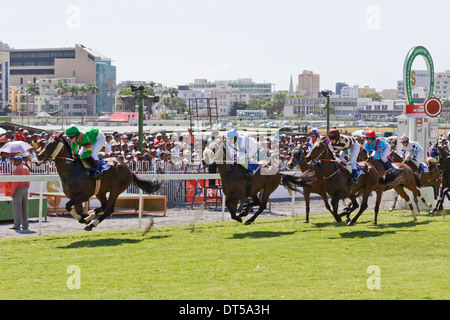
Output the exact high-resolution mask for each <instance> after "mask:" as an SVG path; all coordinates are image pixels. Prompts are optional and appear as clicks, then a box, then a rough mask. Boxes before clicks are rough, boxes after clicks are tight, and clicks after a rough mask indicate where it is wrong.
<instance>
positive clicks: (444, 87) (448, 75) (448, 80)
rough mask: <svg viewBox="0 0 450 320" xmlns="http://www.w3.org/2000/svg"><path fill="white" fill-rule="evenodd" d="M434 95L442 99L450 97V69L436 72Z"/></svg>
mask: <svg viewBox="0 0 450 320" xmlns="http://www.w3.org/2000/svg"><path fill="white" fill-rule="evenodd" d="M434 95H435V96H436V98H439V99H441V100H442V101H444V100H448V99H450V70H445V72H439V73H435V74H434Z"/></svg>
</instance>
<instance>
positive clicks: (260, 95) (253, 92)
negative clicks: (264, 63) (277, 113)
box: [189, 78, 273, 100]
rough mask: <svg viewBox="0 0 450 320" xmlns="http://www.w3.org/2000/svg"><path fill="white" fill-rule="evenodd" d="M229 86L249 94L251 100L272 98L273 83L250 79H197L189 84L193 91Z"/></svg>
mask: <svg viewBox="0 0 450 320" xmlns="http://www.w3.org/2000/svg"><path fill="white" fill-rule="evenodd" d="M226 85H227V86H229V87H230V88H231V89H237V90H239V91H240V92H243V93H248V94H249V96H250V98H251V99H261V100H263V99H265V98H268V97H270V98H271V97H272V95H273V92H272V83H266V82H260V83H257V82H254V81H253V80H252V79H250V78H239V79H236V80H216V81H214V82H209V81H208V80H207V79H195V80H194V82H193V83H189V88H190V89H191V90H210V89H216V88H218V87H221V88H223V87H224V86H226Z"/></svg>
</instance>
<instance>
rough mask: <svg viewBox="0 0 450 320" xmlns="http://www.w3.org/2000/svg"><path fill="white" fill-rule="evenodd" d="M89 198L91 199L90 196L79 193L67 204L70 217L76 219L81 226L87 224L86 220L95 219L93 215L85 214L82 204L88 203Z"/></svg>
mask: <svg viewBox="0 0 450 320" xmlns="http://www.w3.org/2000/svg"><path fill="white" fill-rule="evenodd" d="M89 198H90V197H89V196H88V195H86V194H82V193H79V194H77V195H76V196H75V197H73V198H72V199H70V200H69V201H68V202H67V203H66V210H67V211H68V212H69V213H70V215H71V216H72V217H74V218H75V219H76V220H77V221H78V222H79V223H81V224H85V223H86V218H88V219H87V220H88V221H90V220H92V219H93V217H91V215H87V214H85V213H83V206H82V204H83V203H84V202H86V201H88V200H89ZM72 206H75V210H76V212H75V211H72Z"/></svg>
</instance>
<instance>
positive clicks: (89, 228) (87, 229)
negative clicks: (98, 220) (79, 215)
mask: <svg viewBox="0 0 450 320" xmlns="http://www.w3.org/2000/svg"><path fill="white" fill-rule="evenodd" d="M84 230H85V231H92V225H89V226H87V227H86V228H84Z"/></svg>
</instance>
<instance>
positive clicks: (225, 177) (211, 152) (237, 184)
mask: <svg viewBox="0 0 450 320" xmlns="http://www.w3.org/2000/svg"><path fill="white" fill-rule="evenodd" d="M227 152H228V151H227V150H226V148H225V145H224V143H223V141H220V139H218V140H216V141H215V142H213V143H212V144H211V145H210V146H209V147H208V148H207V149H205V151H204V152H203V158H202V161H203V163H204V164H205V165H211V164H213V163H216V164H217V170H218V172H219V174H220V178H221V179H222V188H223V193H224V194H225V196H226V202H225V205H226V207H227V208H228V211H229V212H230V215H231V218H232V219H233V220H236V221H238V222H242V217H245V216H247V215H248V212H249V209H250V208H251V207H253V206H257V205H259V208H258V211H256V212H255V214H254V215H253V216H252V217H251V218H250V219H248V220H247V221H246V222H245V224H246V225H250V224H252V223H253V222H254V221H255V219H256V218H257V217H258V216H259V215H260V214H261V213H262V212H263V211H264V210H265V209H266V207H267V201H268V200H269V196H270V195H271V194H272V193H273V192H274V191H275V190H276V189H277V188H278V186H279V185H280V184H281V185H283V186H284V187H285V188H286V189H288V190H291V191H299V190H298V189H297V188H298V187H305V186H307V185H308V184H309V183H310V182H311V181H312V178H313V177H312V175H310V174H302V175H300V176H293V175H285V174H282V173H280V171H279V170H276V172H272V171H275V170H273V169H274V168H273V167H271V168H270V169H269V170H268V171H270V174H262V170H263V169H262V168H260V169H259V170H258V171H257V172H256V173H255V174H254V175H253V177H252V178H248V177H247V176H246V170H245V169H244V167H243V166H241V165H240V164H235V163H234V160H232V161H228V160H227V159H226V158H227ZM249 179H251V180H249ZM261 191H262V196H261V200H260V199H259V197H258V193H259V192H261ZM249 197H250V198H252V201H253V202H252V203H250V204H248V206H247V207H246V208H245V210H243V212H242V213H241V214H239V216H238V215H236V211H237V206H238V202H239V201H240V200H243V199H247V198H249Z"/></svg>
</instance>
